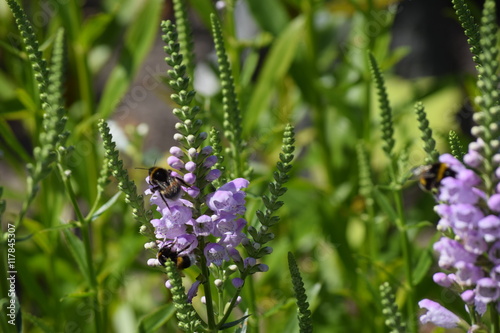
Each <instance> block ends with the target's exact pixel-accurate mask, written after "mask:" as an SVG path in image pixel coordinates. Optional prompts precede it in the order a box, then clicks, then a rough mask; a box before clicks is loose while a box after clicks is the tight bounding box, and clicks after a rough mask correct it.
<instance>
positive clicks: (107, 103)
mask: <svg viewBox="0 0 500 333" xmlns="http://www.w3.org/2000/svg"><path fill="white" fill-rule="evenodd" d="M161 4H162V1H160V0H150V1H148V2H147V3H146V4H145V5H144V7H143V8H142V10H141V11H140V12H139V13H138V14H137V16H136V19H135V21H134V22H133V24H132V25H131V26H130V28H129V29H128V30H127V32H126V36H125V45H124V50H123V52H122V54H121V57H120V60H119V61H118V64H117V65H116V66H115V68H114V69H113V72H111V75H110V76H109V79H108V81H107V82H106V86H105V87H104V92H103V95H102V99H101V102H100V103H99V106H98V108H97V114H98V117H99V118H104V119H107V118H109V116H110V114H111V113H112V112H113V111H114V109H115V108H116V106H117V105H118V103H119V102H120V100H121V99H122V98H123V96H124V95H125V93H126V92H127V90H128V88H129V86H130V84H131V82H132V80H133V79H134V75H135V73H136V71H137V70H138V68H139V65H140V64H141V62H142V60H143V59H144V57H145V56H146V55H147V53H148V52H149V49H150V48H151V45H152V43H153V41H154V39H155V36H156V34H157V33H158V31H159V26H160V14H161Z"/></svg>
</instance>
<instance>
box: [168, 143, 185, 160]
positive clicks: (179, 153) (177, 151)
mask: <svg viewBox="0 0 500 333" xmlns="http://www.w3.org/2000/svg"><path fill="white" fill-rule="evenodd" d="M169 152H170V154H172V155H174V156H175V157H177V158H181V157H183V156H184V152H183V151H182V149H181V148H179V147H176V146H172V147H170V150H169Z"/></svg>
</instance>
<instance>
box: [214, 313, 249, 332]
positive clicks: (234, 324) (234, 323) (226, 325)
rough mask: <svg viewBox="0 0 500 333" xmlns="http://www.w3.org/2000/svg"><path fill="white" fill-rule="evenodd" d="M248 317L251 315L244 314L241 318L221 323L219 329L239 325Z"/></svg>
mask: <svg viewBox="0 0 500 333" xmlns="http://www.w3.org/2000/svg"><path fill="white" fill-rule="evenodd" d="M248 317H250V315H246V316H243V317H241V318H240V319H238V320H235V321H232V322H229V323H224V324H223V325H221V326H220V327H219V329H220V330H225V329H226V328H231V327H234V326H236V325H238V324H239V323H241V322H242V321H244V320H245V319H247V318H248Z"/></svg>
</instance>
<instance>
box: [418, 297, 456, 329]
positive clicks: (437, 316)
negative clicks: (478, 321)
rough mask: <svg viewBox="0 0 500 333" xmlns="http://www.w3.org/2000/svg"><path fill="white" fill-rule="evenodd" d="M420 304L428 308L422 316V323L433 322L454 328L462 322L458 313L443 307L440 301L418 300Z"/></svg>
mask: <svg viewBox="0 0 500 333" xmlns="http://www.w3.org/2000/svg"><path fill="white" fill-rule="evenodd" d="M418 306H420V308H424V309H427V313H425V314H424V315H422V316H421V317H420V322H421V323H422V324H425V323H433V324H434V325H436V326H439V327H444V328H454V327H457V326H458V324H459V323H460V318H459V317H458V316H457V315H456V314H454V313H453V312H451V311H450V310H448V309H446V308H444V307H442V306H441V305H440V304H439V303H436V302H433V301H431V300H429V299H423V300H421V301H420V302H418Z"/></svg>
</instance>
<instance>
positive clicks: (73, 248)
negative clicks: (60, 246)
mask: <svg viewBox="0 0 500 333" xmlns="http://www.w3.org/2000/svg"><path fill="white" fill-rule="evenodd" d="M63 233H64V236H65V237H66V241H67V244H68V247H69V251H70V252H71V255H72V256H73V258H74V259H75V261H76V264H77V265H78V268H79V269H80V272H82V274H83V275H84V276H85V279H86V280H87V283H88V284H89V285H90V281H91V279H90V277H89V275H88V272H89V269H88V266H87V261H86V260H85V247H84V245H83V242H82V241H81V239H79V238H78V237H76V236H75V234H74V233H73V232H72V231H71V230H68V229H64V230H63Z"/></svg>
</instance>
